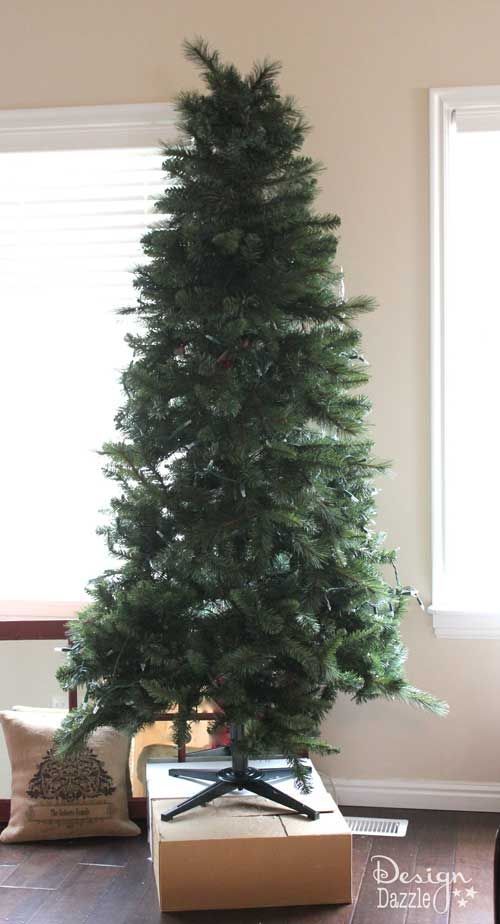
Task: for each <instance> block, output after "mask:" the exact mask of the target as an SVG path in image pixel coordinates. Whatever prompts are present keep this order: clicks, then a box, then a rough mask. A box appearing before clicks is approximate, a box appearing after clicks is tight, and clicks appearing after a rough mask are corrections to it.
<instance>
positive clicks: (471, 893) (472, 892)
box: [465, 886, 479, 898]
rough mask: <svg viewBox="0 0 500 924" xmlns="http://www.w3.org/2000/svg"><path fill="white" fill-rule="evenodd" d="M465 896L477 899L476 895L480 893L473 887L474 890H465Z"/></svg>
mask: <svg viewBox="0 0 500 924" xmlns="http://www.w3.org/2000/svg"><path fill="white" fill-rule="evenodd" d="M465 894H466V896H467V898H475V897H476V895H479V892H478V891H477V889H475V888H474V886H472V889H466V890H465Z"/></svg>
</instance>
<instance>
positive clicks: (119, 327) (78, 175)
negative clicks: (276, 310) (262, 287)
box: [0, 148, 166, 601]
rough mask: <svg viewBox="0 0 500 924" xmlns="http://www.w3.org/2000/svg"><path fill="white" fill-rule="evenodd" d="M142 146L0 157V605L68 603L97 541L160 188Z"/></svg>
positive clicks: (153, 158) (157, 159)
mask: <svg viewBox="0 0 500 924" xmlns="http://www.w3.org/2000/svg"><path fill="white" fill-rule="evenodd" d="M161 163H162V156H161V153H160V152H159V151H158V150H157V149H153V148H121V149H118V150H113V149H109V148H108V149H104V150H84V151H82V150H67V151H41V152H32V151H29V152H28V151H24V152H20V153H12V152H7V153H0V317H1V324H2V338H1V341H0V343H1V346H0V349H1V353H2V356H1V361H0V411H1V414H2V430H1V433H2V437H1V447H2V466H1V477H0V508H1V510H2V528H1V530H0V561H1V563H2V564H1V568H0V600H16V599H22V600H50V601H57V600H78V599H83V597H84V587H85V585H86V584H87V582H88V580H89V579H90V578H92V577H95V576H96V575H97V574H99V573H100V572H101V571H102V570H103V568H104V567H106V566H109V565H110V564H112V562H111V561H110V560H109V559H108V558H107V557H106V555H105V548H104V547H105V542H104V539H103V537H101V536H96V534H95V530H96V526H97V524H98V522H102V517H100V516H99V509H100V508H105V507H106V506H107V505H108V503H109V499H110V496H111V492H112V490H113V485H112V484H110V483H109V482H107V481H106V480H105V479H104V477H103V475H102V473H101V466H102V458H101V457H100V456H99V455H98V450H99V449H100V447H101V445H102V443H103V442H104V441H105V440H109V439H112V438H113V430H114V424H113V419H114V414H115V413H116V410H117V408H118V406H119V404H120V401H121V391H120V387H119V371H120V369H122V368H123V367H124V366H125V365H126V364H127V363H128V362H129V360H130V352H129V350H128V348H127V347H126V346H125V344H124V342H123V336H124V333H125V331H126V330H127V329H128V330H129V329H130V327H131V319H130V317H127V318H125V319H124V318H119V317H118V316H117V314H116V309H117V308H119V307H122V306H123V305H131V304H133V303H134V300H135V295H134V289H133V286H132V279H133V274H132V271H133V269H134V267H135V266H136V265H137V264H138V263H141V262H143V261H144V257H143V255H142V253H141V246H140V239H141V236H142V235H143V233H144V231H145V229H146V228H147V227H148V225H150V224H151V223H152V222H154V221H156V220H157V218H155V216H153V214H152V208H153V203H154V200H155V199H156V198H157V197H158V196H159V195H160V194H161V192H162V190H163V189H164V187H165V182H166V174H165V173H164V171H162V169H161Z"/></svg>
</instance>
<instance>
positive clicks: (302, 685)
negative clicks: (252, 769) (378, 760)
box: [59, 41, 444, 788]
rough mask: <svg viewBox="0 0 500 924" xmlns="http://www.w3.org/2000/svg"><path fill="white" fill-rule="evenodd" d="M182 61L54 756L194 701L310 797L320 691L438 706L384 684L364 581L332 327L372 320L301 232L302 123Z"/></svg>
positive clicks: (328, 231) (345, 404)
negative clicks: (187, 71) (78, 697)
mask: <svg viewBox="0 0 500 924" xmlns="http://www.w3.org/2000/svg"><path fill="white" fill-rule="evenodd" d="M186 53H187V55H188V57H189V58H190V59H192V60H193V61H194V62H195V63H196V64H197V65H199V66H201V69H202V72H203V76H204V79H205V82H206V84H207V87H208V92H207V93H205V94H201V93H194V92H193V93H184V94H182V95H181V96H180V98H179V101H178V110H179V124H180V129H181V131H182V140H181V142H180V143H179V145H178V146H174V147H168V148H166V150H165V165H164V166H165V171H166V177H167V176H168V179H169V184H168V186H167V188H166V191H165V194H164V196H163V197H162V198H161V199H160V200H159V202H158V203H157V209H158V211H159V212H160V213H161V214H162V215H163V216H164V218H163V220H162V221H161V222H160V224H158V225H156V226H155V227H154V228H153V229H152V230H151V231H150V232H149V233H148V234H147V235H146V237H145V238H144V241H143V244H144V251H145V254H146V255H147V257H149V258H150V260H149V262H147V263H146V264H145V265H144V266H142V267H141V268H140V269H139V270H138V271H137V273H136V286H137V289H138V293H139V298H138V305H137V307H136V308H134V309H132V310H133V311H135V313H136V315H137V316H138V319H139V321H140V325H141V327H140V332H139V333H137V334H134V335H133V336H132V335H131V336H129V343H130V346H131V348H132V350H133V358H132V361H131V363H130V365H129V367H128V368H127V369H126V371H125V372H124V373H123V377H122V381H123V388H124V392H125V403H124V406H123V407H122V408H121V410H120V411H119V412H118V415H117V424H118V427H119V429H120V430H121V433H122V434H123V440H122V441H121V442H116V443H110V444H109V445H106V446H105V452H106V454H107V457H108V459H109V462H108V465H107V474H108V475H109V476H110V477H111V478H114V479H115V480H116V482H117V484H118V485H119V488H120V491H119V493H118V495H117V496H116V498H115V499H114V500H113V502H112V512H113V516H112V519H111V522H110V525H109V526H108V528H107V529H106V534H107V540H108V544H109V547H110V549H111V550H112V551H113V552H114V553H115V554H116V556H117V558H118V561H119V562H121V564H119V566H118V568H117V570H116V571H113V572H107V573H106V574H104V575H103V576H101V577H99V578H98V579H97V580H96V581H94V582H93V585H92V590H91V593H92V596H93V603H92V604H91V605H90V606H89V607H88V608H87V609H85V610H84V611H83V612H82V613H81V614H80V616H79V618H78V620H77V622H76V624H74V625H73V627H72V630H71V635H72V648H71V652H70V654H69V659H68V663H67V665H65V666H64V667H63V668H62V669H61V670H60V672H59V677H60V680H61V682H62V684H63V686H64V687H65V688H69V687H73V686H75V685H77V684H84V685H85V687H86V698H85V702H84V703H83V705H82V706H81V707H80V708H79V709H78V710H77V711H75V712H74V713H72V714H71V715H70V716H69V717H68V719H67V721H66V723H65V730H64V732H63V734H62V735H61V739H60V742H61V747H62V748H63V750H64V749H65V748H66V749H68V748H72V747H75V746H77V745H79V744H80V743H82V742H83V741H84V740H85V739H86V738H87V736H88V735H89V733H90V732H92V731H93V730H94V729H95V728H96V727H98V726H101V725H113V726H115V727H117V728H122V729H127V730H129V731H130V732H134V731H135V730H136V729H138V728H140V727H141V726H143V725H144V724H147V723H150V722H152V721H154V719H155V716H156V715H157V713H158V712H159V711H162V710H168V709H171V708H172V707H173V706H174V705H175V704H178V707H179V712H178V717H177V719H176V738H177V741H178V742H183V741H185V740H186V739H187V738H188V737H189V724H190V720H191V717H192V714H193V710H195V709H196V707H197V706H198V704H199V703H200V702H201V700H202V699H207V698H208V699H212V700H214V701H216V702H218V703H219V704H220V705H221V706H222V708H223V710H224V716H223V717H221V722H224V723H231V724H232V725H234V726H236V727H237V728H238V729H239V733H238V734H239V740H238V744H237V750H238V759H244V758H245V755H247V754H248V753H249V752H251V753H252V754H255V755H265V754H266V753H269V751H271V750H274V751H276V750H278V751H279V752H281V753H282V754H284V755H286V757H287V758H289V761H290V764H291V766H292V767H293V771H294V773H295V775H296V777H297V781H298V783H299V785H302V786H303V787H304V788H306V787H307V775H306V774H305V771H304V768H303V766H302V764H301V760H300V756H301V754H303V753H304V750H305V749H307V750H309V751H320V752H321V751H323V752H324V751H329V750H331V748H330V747H329V745H327V744H324V743H322V742H321V741H320V740H319V738H318V730H319V726H320V722H321V719H322V718H323V716H324V715H325V714H326V713H327V711H328V710H329V709H330V708H331V706H332V704H333V703H334V701H335V698H336V696H337V694H338V692H339V691H342V692H346V693H349V694H351V695H352V696H353V698H354V699H355V700H356V701H357V702H358V703H362V702H364V701H366V700H370V699H372V698H374V697H378V696H384V697H388V698H393V699H396V698H398V699H403V700H407V701H410V702H413V703H416V704H419V705H422V706H425V707H427V708H430V709H433V710H435V711H436V712H442V711H443V709H444V707H443V705H442V704H441V703H439V702H438V701H436V700H435V699H434V698H433V697H431V696H430V695H428V694H426V693H422V692H421V691H419V690H417V689H415V688H414V687H413V686H411V685H410V684H409V683H408V682H407V681H406V679H405V676H404V672H403V662H404V658H405V651H404V648H403V645H402V643H401V639H400V634H399V626H400V620H401V616H402V613H403V610H404V604H405V601H406V599H407V597H408V595H409V593H410V591H409V589H408V588H405V587H402V586H400V584H399V581H398V580H397V573H396V582H395V586H392V585H391V584H389V583H388V582H387V581H386V579H385V577H384V576H383V567H382V566H384V565H387V564H389V565H390V564H391V563H392V564H394V553H393V552H390V551H384V549H383V548H382V545H381V537H380V536H379V535H378V534H377V533H376V532H375V531H374V527H373V518H374V512H375V510H374V494H375V491H374V485H373V479H374V477H375V476H376V475H377V474H378V473H379V472H380V471H381V469H382V468H383V466H382V465H380V463H378V462H376V461H374V460H373V458H372V455H371V453H372V444H371V442H370V439H369V438H368V436H367V432H366V429H365V417H366V414H367V411H368V409H369V403H368V401H367V399H366V398H365V397H363V396H362V395H361V394H360V393H359V391H358V389H359V387H360V386H361V385H363V384H364V383H365V382H366V381H367V372H366V366H365V364H364V362H363V359H362V357H361V356H360V354H359V343H360V334H359V331H358V330H357V329H356V328H355V327H354V326H353V323H352V322H353V319H354V318H355V317H356V315H358V314H359V313H360V312H364V311H367V310H370V309H371V308H372V301H371V300H370V299H367V298H357V299H350V300H347V301H345V300H343V299H342V298H341V297H339V295H338V285H337V284H338V272H337V271H336V269H335V267H334V266H333V259H334V257H335V252H336V249H337V238H336V229H337V227H338V225H339V219H338V218H337V217H336V216H334V215H317V214H316V213H315V212H314V211H313V201H314V198H315V195H316V182H317V181H316V177H317V174H318V169H319V168H318V165H317V164H315V163H314V162H313V161H312V160H311V158H309V157H307V156H305V155H303V154H301V153H300V151H301V147H302V144H303V140H304V135H305V132H306V125H305V123H304V119H303V117H302V115H301V114H300V112H299V111H298V110H297V108H296V105H295V103H294V102H293V100H291V99H290V98H288V97H283V96H281V95H280V93H279V89H278V87H277V84H276V76H277V73H278V70H279V68H278V66H277V65H276V64H271V63H264V64H262V65H256V66H255V67H254V69H253V71H252V72H251V73H250V75H249V76H247V77H242V76H240V74H239V73H238V72H237V70H236V69H235V68H234V67H233V66H231V65H229V66H226V65H224V64H223V63H221V61H220V59H219V56H218V54H217V53H215V52H212V51H211V50H210V49H209V48H208V47H207V46H206V44H205V43H204V42H202V41H197V42H195V43H194V44H187V45H186ZM336 293H337V294H336Z"/></svg>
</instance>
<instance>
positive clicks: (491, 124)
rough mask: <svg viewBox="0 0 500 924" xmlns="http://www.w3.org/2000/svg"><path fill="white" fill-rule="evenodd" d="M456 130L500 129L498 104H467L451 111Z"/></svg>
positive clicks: (499, 107)
mask: <svg viewBox="0 0 500 924" xmlns="http://www.w3.org/2000/svg"><path fill="white" fill-rule="evenodd" d="M453 121H454V123H455V126H456V129H457V131H458V132H491V131H500V106H493V105H488V106H467V107H463V108H457V109H455V110H454V112H453Z"/></svg>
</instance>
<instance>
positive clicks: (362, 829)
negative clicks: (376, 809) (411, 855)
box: [345, 816, 408, 837]
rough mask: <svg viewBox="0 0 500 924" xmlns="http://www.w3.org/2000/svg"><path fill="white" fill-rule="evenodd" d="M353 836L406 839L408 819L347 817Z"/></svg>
mask: <svg viewBox="0 0 500 924" xmlns="http://www.w3.org/2000/svg"><path fill="white" fill-rule="evenodd" d="M345 820H346V821H347V824H348V825H349V827H350V829H351V831H352V833H353V834H372V835H374V836H375V837H406V831H407V829H408V819H407V818H368V817H362V816H360V817H352V816H346V818H345Z"/></svg>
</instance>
